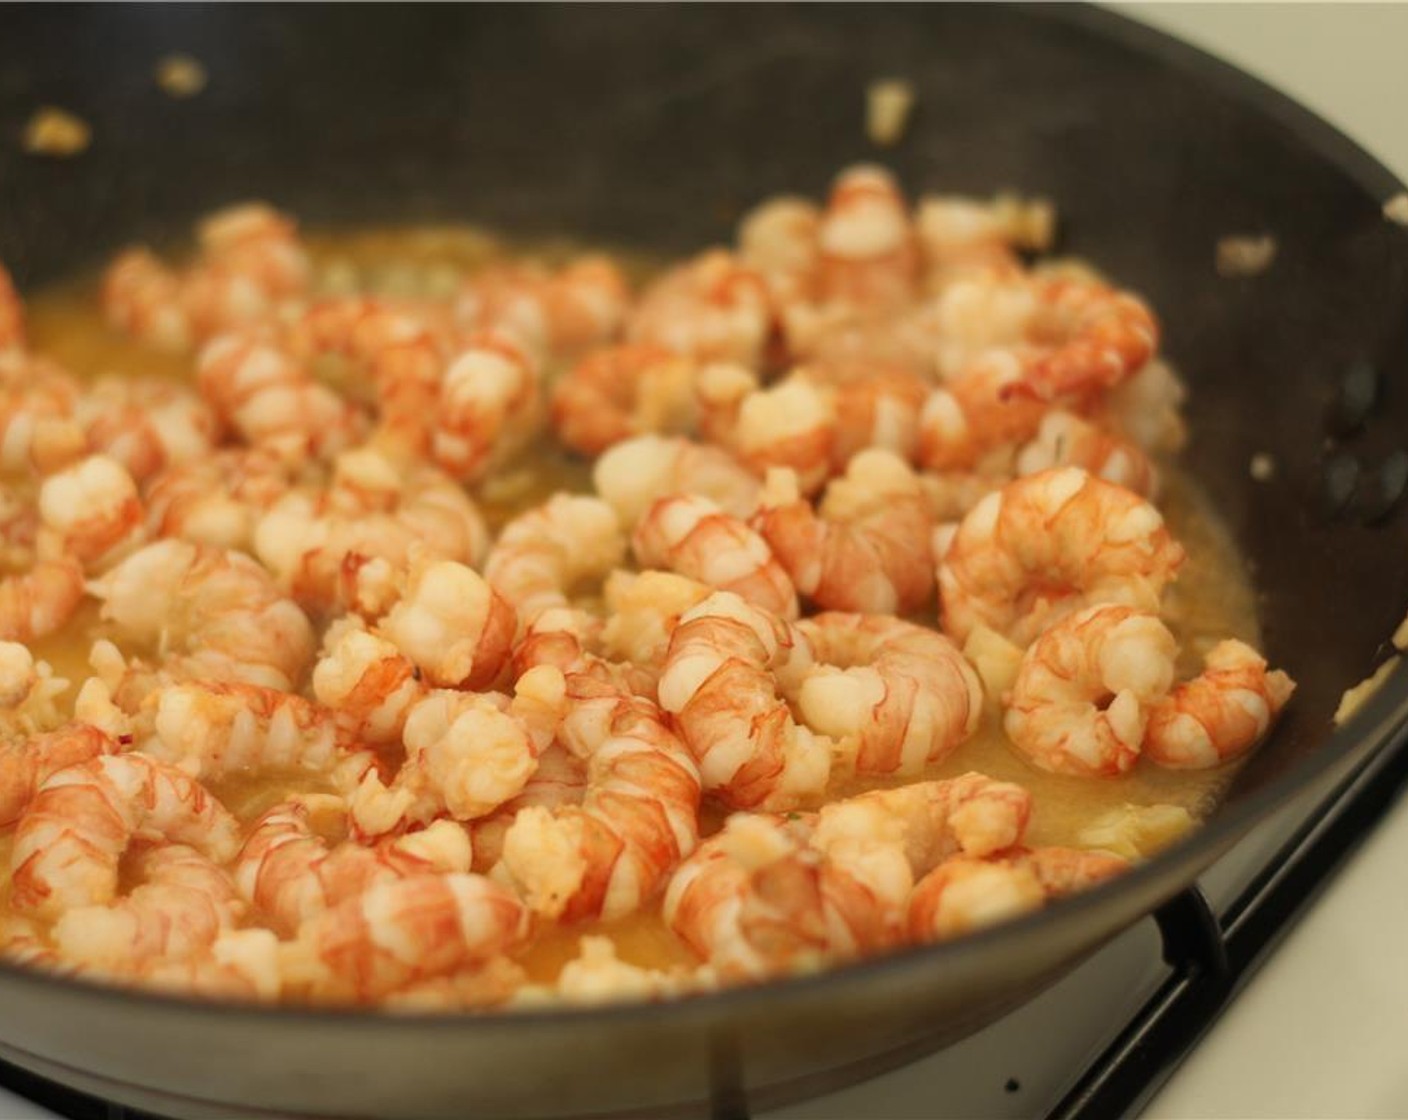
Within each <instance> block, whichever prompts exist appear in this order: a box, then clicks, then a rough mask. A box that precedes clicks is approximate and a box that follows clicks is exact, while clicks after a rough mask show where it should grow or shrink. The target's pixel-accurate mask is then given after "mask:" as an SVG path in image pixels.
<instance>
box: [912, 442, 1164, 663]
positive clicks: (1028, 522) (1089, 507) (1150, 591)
mask: <svg viewBox="0 0 1408 1120" xmlns="http://www.w3.org/2000/svg"><path fill="white" fill-rule="evenodd" d="M1183 558H1184V553H1183V549H1182V547H1181V546H1180V545H1179V544H1178V543H1177V542H1175V541H1174V540H1173V538H1172V537H1170V536H1169V532H1168V528H1167V527H1166V526H1165V525H1164V519H1163V517H1162V515H1161V514H1160V513H1159V511H1158V510H1157V509H1155V508H1154V507H1153V506H1152V505H1151V504H1150V503H1149V502H1147V501H1145V500H1144V499H1143V498H1140V497H1139V495H1137V494H1134V493H1131V492H1130V491H1128V490H1125V489H1124V488H1123V487H1120V486H1116V485H1114V484H1113V483H1109V482H1105V481H1103V480H1101V479H1098V478H1095V477H1093V476H1092V475H1090V474H1088V473H1087V472H1086V471H1084V470H1081V469H1079V468H1077V467H1060V468H1056V469H1053V470H1048V471H1042V472H1041V473H1040V474H1034V475H1031V476H1029V477H1027V478H1020V479H1017V480H1016V481H1014V482H1010V483H1008V484H1007V485H1006V486H1004V487H1003V488H1002V489H1001V490H999V491H997V492H996V493H994V494H989V495H988V496H987V497H986V498H984V499H983V500H982V501H980V502H979V503H978V504H977V505H976V506H974V507H973V509H972V510H971V511H969V513H968V514H967V516H965V517H964V518H963V521H962V522H961V523H960V524H959V527H958V531H957V533H956V534H955V535H954V538H953V540H952V542H951V543H950V544H949V546H948V549H947V551H946V552H945V553H944V555H943V557H942V558H941V559H940V561H939V598H940V604H941V607H942V619H943V628H944V630H945V632H946V633H948V634H950V635H952V636H953V637H954V638H956V639H957V640H958V641H963V640H964V639H966V638H967V636H968V634H969V632H970V631H971V630H972V629H973V627H974V626H977V625H980V624H981V625H984V626H987V627H988V628H989V629H992V630H996V631H998V632H999V633H1002V634H1004V635H1006V636H1007V637H1009V638H1011V639H1012V640H1013V641H1015V642H1017V643H1018V644H1020V645H1025V644H1027V643H1028V642H1030V641H1031V640H1032V639H1033V638H1034V637H1035V636H1036V635H1037V634H1038V633H1040V631H1041V630H1042V628H1043V627H1045V626H1048V625H1050V624H1051V623H1052V622H1054V621H1055V620H1057V619H1058V618H1060V617H1061V616H1062V615H1066V614H1070V613H1072V612H1074V611H1077V610H1080V609H1081V608H1083V607H1086V606H1090V605H1092V604H1096V603H1121V604H1124V605H1126V606H1130V607H1133V608H1135V609H1137V610H1146V611H1152V610H1157V609H1158V605H1159V597H1160V595H1161V593H1162V591H1163V588H1164V586H1165V585H1166V584H1167V583H1168V581H1169V580H1171V579H1172V578H1173V577H1174V575H1175V574H1176V573H1177V571H1178V568H1179V566H1180V565H1181V564H1182V563H1183Z"/></svg>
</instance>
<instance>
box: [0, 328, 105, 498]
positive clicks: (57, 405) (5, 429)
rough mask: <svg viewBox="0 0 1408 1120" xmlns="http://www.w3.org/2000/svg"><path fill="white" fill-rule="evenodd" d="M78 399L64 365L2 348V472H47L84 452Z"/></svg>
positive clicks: (0, 397) (0, 403)
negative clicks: (76, 413)
mask: <svg viewBox="0 0 1408 1120" xmlns="http://www.w3.org/2000/svg"><path fill="white" fill-rule="evenodd" d="M81 399H82V396H81V394H80V392H79V386H78V383H77V382H76V381H75V380H74V379H73V377H72V376H71V375H70V374H69V373H68V371H67V370H65V369H64V368H63V367H62V366H60V365H58V364H57V363H55V362H51V361H49V360H48V359H46V358H39V357H36V356H34V355H32V354H28V353H25V352H24V351H22V350H17V349H16V350H6V349H5V348H4V347H3V346H0V468H3V469H4V470H14V471H28V472H31V473H34V474H40V475H43V474H48V473H49V472H50V471H53V470H57V469H59V468H60V467H63V466H66V465H68V464H69V463H71V462H73V461H74V460H75V459H77V458H78V457H79V456H81V455H82V454H83V453H84V451H85V450H87V446H88V440H87V436H86V435H85V434H84V431H83V425H82V424H81V423H80V422H79V421H78V419H77V417H76V416H75V415H74V413H75V411H76V410H77V408H78V406H79V402H80V401H81Z"/></svg>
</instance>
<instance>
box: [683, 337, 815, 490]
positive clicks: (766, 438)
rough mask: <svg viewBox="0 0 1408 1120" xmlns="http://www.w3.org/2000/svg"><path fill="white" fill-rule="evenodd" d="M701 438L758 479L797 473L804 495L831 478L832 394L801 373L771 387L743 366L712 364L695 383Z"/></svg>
mask: <svg viewBox="0 0 1408 1120" xmlns="http://www.w3.org/2000/svg"><path fill="white" fill-rule="evenodd" d="M697 391H698V397H699V407H700V420H701V424H702V426H703V429H704V432H705V434H706V435H707V436H708V438H709V439H711V440H713V441H714V442H715V443H718V444H721V445H722V446H724V447H726V448H727V449H728V450H729V451H731V452H732V453H733V454H734V455H735V456H736V457H737V458H738V461H739V462H741V463H742V464H743V465H744V466H746V467H747V468H748V469H749V470H751V471H753V473H754V474H756V475H758V476H760V477H761V476H763V475H765V474H766V473H767V471H768V470H769V468H772V467H788V468H790V469H792V470H794V471H795V472H796V473H797V478H798V481H799V483H800V485H801V487H802V490H803V491H804V492H805V493H808V494H810V493H813V492H815V491H816V490H817V489H819V488H820V487H821V484H822V483H823V482H825V481H826V478H827V476H828V475H829V474H830V473H831V463H832V458H833V455H834V451H835V446H836V434H837V417H836V394H835V392H834V391H833V390H831V389H830V388H829V387H828V386H825V385H821V384H819V383H818V382H817V381H816V380H814V379H813V378H810V377H807V376H806V375H805V374H796V373H794V374H793V375H792V376H790V377H787V378H785V379H784V380H782V381H780V382H778V383H777V384H776V385H773V386H771V387H770V388H767V389H763V388H760V387H759V386H758V382H757V379H756V378H755V377H754V376H753V375H752V374H751V373H749V372H748V371H747V370H745V369H743V368H742V367H741V366H730V365H713V366H709V367H707V368H706V369H705V370H703V371H702V372H701V374H700V376H699V380H698V382H697Z"/></svg>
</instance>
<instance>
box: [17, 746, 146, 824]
mask: <svg viewBox="0 0 1408 1120" xmlns="http://www.w3.org/2000/svg"><path fill="white" fill-rule="evenodd" d="M120 749H121V747H120V745H119V743H118V741H117V740H116V739H114V738H113V737H112V736H111V735H108V734H107V733H106V732H104V731H101V730H99V729H98V728H96V727H93V726H91V725H90V724H86V723H70V724H68V725H67V726H65V727H61V728H59V729H58V730H57V731H48V732H45V733H43V734H40V735H34V736H32V737H30V738H28V739H17V740H14V741H12V742H6V743H3V744H0V829H3V828H8V827H9V826H10V825H12V824H14V823H15V821H16V820H18V819H19V817H20V815H21V814H22V813H23V812H24V811H25V809H26V808H28V806H29V803H30V801H32V800H33V798H34V793H35V791H36V790H37V789H38V788H39V787H40V786H41V785H42V784H43V783H44V782H45V781H47V780H48V779H49V778H50V777H51V776H52V775H54V774H56V773H57V772H58V771H60V770H64V769H66V768H68V767H70V766H73V765H76V764H77V763H80V762H87V761H88V760H89V759H90V758H97V757H98V756H99V755H102V754H117V753H118V751H119V750H120Z"/></svg>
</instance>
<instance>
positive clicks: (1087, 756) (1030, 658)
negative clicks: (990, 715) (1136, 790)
mask: <svg viewBox="0 0 1408 1120" xmlns="http://www.w3.org/2000/svg"><path fill="white" fill-rule="evenodd" d="M1177 653H1178V643H1177V641H1176V640H1175V639H1174V637H1173V635H1172V634H1171V633H1169V630H1168V627H1166V626H1165V625H1164V624H1163V623H1162V622H1160V621H1159V619H1158V618H1157V616H1155V615H1152V614H1148V613H1144V612H1141V611H1136V610H1133V609H1131V608H1129V607H1122V606H1111V605H1104V606H1095V607H1090V608H1088V609H1087V610H1083V611H1080V612H1079V613H1077V614H1073V615H1067V616H1066V617H1064V618H1062V619H1060V620H1059V621H1057V622H1055V623H1053V624H1052V625H1051V626H1050V627H1048V628H1047V629H1046V630H1045V631H1044V632H1043V633H1042V634H1041V636H1040V637H1038V638H1037V640H1036V641H1035V642H1034V643H1033V644H1032V646H1031V647H1030V648H1029V649H1028V650H1027V652H1026V653H1025V654H1024V655H1023V657H1022V664H1021V667H1020V668H1019V669H1018V670H1017V679H1016V681H1015V682H1014V683H1013V685H1012V691H1011V693H1010V694H1009V695H1008V697H1007V701H1006V704H1007V715H1006V717H1005V718H1004V720H1003V727H1004V728H1005V729H1006V731H1007V735H1008V737H1009V738H1010V739H1011V740H1012V745H1013V746H1015V747H1016V748H1017V749H1018V750H1019V751H1021V752H1022V753H1023V754H1024V755H1026V757H1027V758H1028V759H1030V760H1031V761H1032V762H1034V763H1035V764H1036V765H1037V766H1039V767H1041V768H1042V769H1043V770H1050V771H1053V772H1055V773H1058V774H1077V775H1082V776H1086V777H1095V776H1102V775H1103V776H1108V775H1113V774H1123V773H1125V772H1126V771H1127V770H1128V769H1129V768H1130V767H1131V766H1133V765H1134V763H1135V761H1136V760H1137V759H1138V757H1139V749H1140V744H1141V743H1142V742H1143V740H1144V735H1145V727H1146V726H1147V724H1148V721H1149V716H1150V712H1151V709H1152V708H1153V706H1154V705H1155V704H1156V702H1157V701H1158V700H1160V699H1161V698H1162V697H1163V696H1164V694H1165V693H1167V692H1168V690H1169V687H1170V686H1171V685H1172V684H1173V662H1174V658H1175V656H1176V655H1177Z"/></svg>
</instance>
